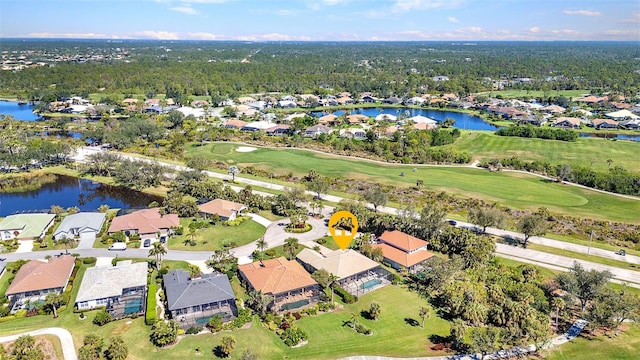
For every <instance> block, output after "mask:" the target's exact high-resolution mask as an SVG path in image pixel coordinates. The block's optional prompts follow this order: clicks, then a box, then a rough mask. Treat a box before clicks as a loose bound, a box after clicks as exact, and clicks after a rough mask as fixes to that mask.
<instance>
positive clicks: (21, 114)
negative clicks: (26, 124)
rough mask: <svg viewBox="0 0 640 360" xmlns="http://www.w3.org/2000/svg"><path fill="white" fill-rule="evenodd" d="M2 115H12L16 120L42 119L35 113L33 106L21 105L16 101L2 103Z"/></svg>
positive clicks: (0, 110)
mask: <svg viewBox="0 0 640 360" xmlns="http://www.w3.org/2000/svg"><path fill="white" fill-rule="evenodd" d="M0 114H2V115H11V116H13V118H14V119H16V120H23V121H36V120H41V119H42V118H41V117H40V116H39V115H37V114H35V113H34V112H33V105H32V104H19V103H17V102H15V101H0Z"/></svg>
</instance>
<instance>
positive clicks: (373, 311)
mask: <svg viewBox="0 0 640 360" xmlns="http://www.w3.org/2000/svg"><path fill="white" fill-rule="evenodd" d="M380 311H381V310H380V304H378V303H377V302H372V303H371V305H370V306H369V317H370V318H371V320H378V318H379V317H380Z"/></svg>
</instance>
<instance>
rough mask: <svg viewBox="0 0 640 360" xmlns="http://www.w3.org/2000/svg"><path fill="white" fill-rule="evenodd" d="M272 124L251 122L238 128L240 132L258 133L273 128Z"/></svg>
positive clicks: (268, 122)
mask: <svg viewBox="0 0 640 360" xmlns="http://www.w3.org/2000/svg"><path fill="white" fill-rule="evenodd" d="M273 125H274V124H273V123H272V122H270V121H253V122H249V123H247V124H246V125H244V126H243V127H241V128H240V130H242V131H260V130H266V129H269V128H272V127H273Z"/></svg>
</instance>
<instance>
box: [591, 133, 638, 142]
mask: <svg viewBox="0 0 640 360" xmlns="http://www.w3.org/2000/svg"><path fill="white" fill-rule="evenodd" d="M580 137H592V138H599V139H609V140H613V139H616V140H628V141H640V135H637V134H608V133H586V132H581V133H580Z"/></svg>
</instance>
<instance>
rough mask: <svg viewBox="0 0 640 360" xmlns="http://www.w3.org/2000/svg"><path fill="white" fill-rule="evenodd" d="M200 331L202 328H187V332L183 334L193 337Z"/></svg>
mask: <svg viewBox="0 0 640 360" xmlns="http://www.w3.org/2000/svg"><path fill="white" fill-rule="evenodd" d="M200 331H202V326H192V327H190V328H188V329H187V331H185V332H184V333H185V334H189V335H195V334H199V333H200Z"/></svg>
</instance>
